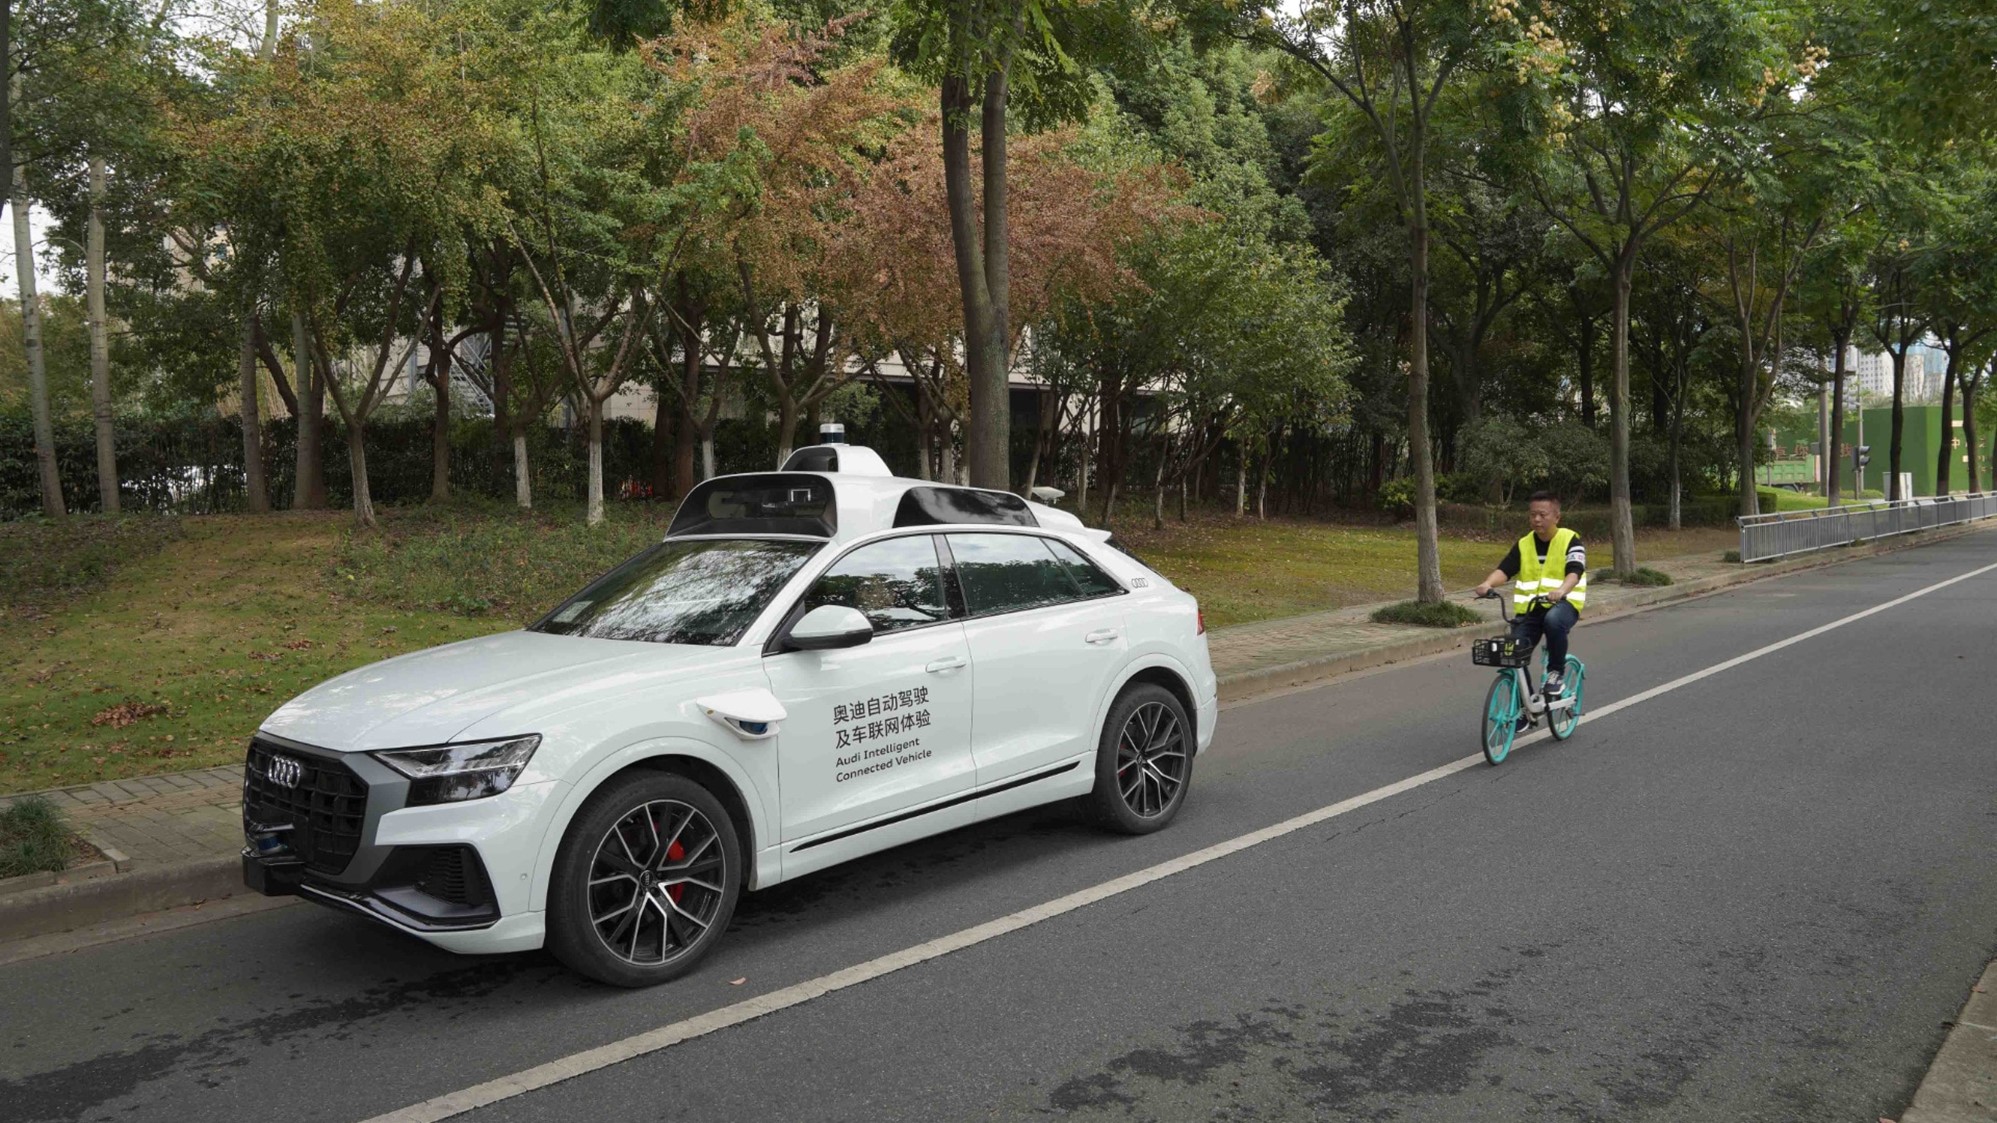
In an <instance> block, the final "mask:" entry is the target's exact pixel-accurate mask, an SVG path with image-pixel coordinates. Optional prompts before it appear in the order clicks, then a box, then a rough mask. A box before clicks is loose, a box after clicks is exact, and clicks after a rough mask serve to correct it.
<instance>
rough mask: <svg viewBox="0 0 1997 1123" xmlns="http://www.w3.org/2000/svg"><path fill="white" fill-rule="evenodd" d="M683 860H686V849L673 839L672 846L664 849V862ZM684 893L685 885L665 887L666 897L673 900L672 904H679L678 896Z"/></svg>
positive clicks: (677, 840)
mask: <svg viewBox="0 0 1997 1123" xmlns="http://www.w3.org/2000/svg"><path fill="white" fill-rule="evenodd" d="M685 858H686V847H684V846H681V845H680V840H679V839H677V838H676V839H674V840H673V841H672V844H671V845H669V846H667V847H666V861H668V862H678V861H683V860H685ZM685 892H686V886H685V885H668V886H666V896H668V897H671V898H672V899H673V903H674V904H678V903H679V899H680V896H681V895H682V894H684V893H685Z"/></svg>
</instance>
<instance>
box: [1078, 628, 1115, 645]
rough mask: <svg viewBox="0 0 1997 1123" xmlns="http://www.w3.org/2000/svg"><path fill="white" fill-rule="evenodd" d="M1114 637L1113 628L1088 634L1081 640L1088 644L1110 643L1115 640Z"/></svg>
mask: <svg viewBox="0 0 1997 1123" xmlns="http://www.w3.org/2000/svg"><path fill="white" fill-rule="evenodd" d="M1116 636H1117V632H1116V629H1115V628H1104V629H1102V630H1100V631H1095V632H1090V633H1089V634H1088V635H1086V636H1083V637H1082V638H1083V639H1085V640H1087V641H1089V642H1090V643H1110V642H1112V641H1114V640H1115V639H1116Z"/></svg>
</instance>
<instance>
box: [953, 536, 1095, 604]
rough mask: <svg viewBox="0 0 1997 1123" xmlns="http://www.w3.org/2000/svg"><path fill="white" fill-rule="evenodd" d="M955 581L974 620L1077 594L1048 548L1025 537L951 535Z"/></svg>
mask: <svg viewBox="0 0 1997 1123" xmlns="http://www.w3.org/2000/svg"><path fill="white" fill-rule="evenodd" d="M949 540H950V552H951V553H952V554H954V555H955V556H956V559H957V581H958V583H959V584H961V585H962V586H963V587H964V600H965V602H966V607H967V608H969V609H970V612H971V615H973V616H990V615H992V614H994V613H999V612H1017V611H1019V610H1020V609H1023V608H1038V607H1041V606H1042V605H1049V604H1060V603H1062V602H1063V601H1072V600H1077V599H1079V598H1080V597H1081V592H1080V590H1078V589H1077V588H1076V587H1075V582H1074V580H1073V579H1072V578H1070V577H1069V576H1068V571H1067V568H1066V567H1064V566H1063V565H1062V564H1061V563H1060V562H1059V561H1057V560H1055V557H1054V555H1053V553H1052V552H1051V551H1049V550H1048V548H1047V543H1046V540H1045V539H1043V538H1041V537H1039V536H1038V535H1030V534H952V535H950V536H949Z"/></svg>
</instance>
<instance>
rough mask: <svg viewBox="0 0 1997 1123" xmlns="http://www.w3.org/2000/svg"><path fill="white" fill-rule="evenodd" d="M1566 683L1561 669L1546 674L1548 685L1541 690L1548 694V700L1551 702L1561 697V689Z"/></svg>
mask: <svg viewBox="0 0 1997 1123" xmlns="http://www.w3.org/2000/svg"><path fill="white" fill-rule="evenodd" d="M1566 685H1567V683H1566V682H1565V681H1564V676H1563V675H1561V673H1560V672H1559V671H1554V672H1552V673H1550V674H1548V675H1547V676H1546V685H1545V686H1544V687H1542V688H1541V691H1540V692H1541V693H1543V694H1545V695H1546V700H1547V701H1549V702H1551V701H1553V700H1554V699H1555V698H1558V697H1560V691H1561V690H1562V689H1563V688H1565V687H1566Z"/></svg>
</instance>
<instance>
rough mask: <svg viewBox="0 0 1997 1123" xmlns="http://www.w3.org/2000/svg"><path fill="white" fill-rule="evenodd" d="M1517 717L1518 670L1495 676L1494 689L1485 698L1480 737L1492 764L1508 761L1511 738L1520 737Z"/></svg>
mask: <svg viewBox="0 0 1997 1123" xmlns="http://www.w3.org/2000/svg"><path fill="white" fill-rule="evenodd" d="M1518 720H1519V687H1518V675H1517V672H1513V673H1512V674H1509V675H1504V674H1501V675H1494V676H1492V678H1491V692H1490V693H1489V694H1488V695H1486V696H1485V697H1484V720H1483V723H1482V724H1483V729H1482V736H1481V738H1480V739H1481V740H1482V741H1483V743H1484V759H1485V760H1486V761H1488V762H1489V763H1491V764H1493V765H1498V764H1503V763H1504V762H1505V757H1507V756H1509V755H1510V754H1511V751H1512V738H1514V737H1516V736H1518Z"/></svg>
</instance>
